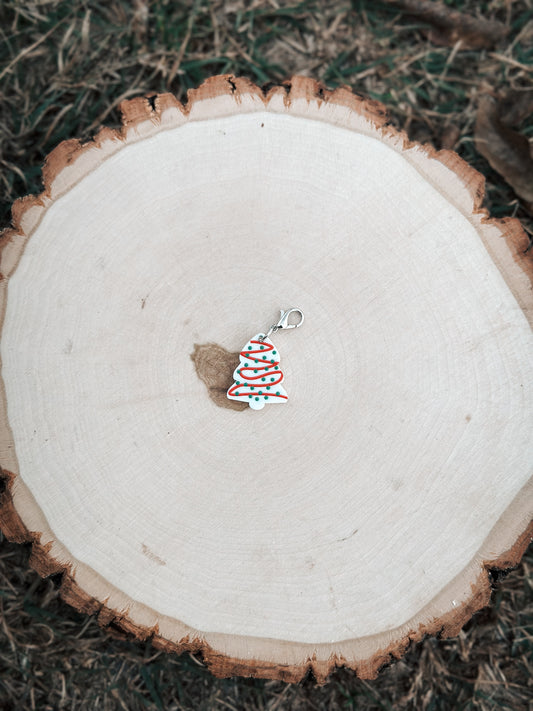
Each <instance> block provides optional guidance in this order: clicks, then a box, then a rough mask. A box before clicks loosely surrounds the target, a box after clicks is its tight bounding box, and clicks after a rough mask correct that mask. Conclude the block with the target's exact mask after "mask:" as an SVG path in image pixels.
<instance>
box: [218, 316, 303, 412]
mask: <svg viewBox="0 0 533 711" xmlns="http://www.w3.org/2000/svg"><path fill="white" fill-rule="evenodd" d="M293 313H295V314H297V315H298V316H299V319H300V320H299V321H298V323H289V317H290V315H291V314H293ZM303 321H304V315H303V313H302V312H301V311H300V309H289V310H288V311H283V309H281V317H280V319H279V321H278V322H277V323H276V324H274V325H273V326H271V327H270V328H269V330H268V332H267V333H258V334H257V335H255V336H254V337H253V338H251V339H250V340H249V341H248V343H247V344H246V345H245V346H244V348H243V349H242V350H241V352H240V353H239V361H240V362H239V365H238V366H237V367H236V368H235V371H234V373H233V379H234V380H235V382H234V383H233V385H232V386H231V388H229V390H228V398H229V399H230V400H239V401H240V402H247V403H248V404H249V405H250V407H251V408H252V409H253V410H261V409H262V408H263V407H264V406H265V405H269V404H271V403H274V402H286V400H287V398H288V396H287V392H286V391H285V388H284V387H283V386H282V384H281V383H282V382H283V373H282V371H281V369H280V365H279V353H278V350H277V349H276V346H275V345H274V344H273V343H272V341H271V340H270V338H269V336H270V334H271V333H274V332H275V331H278V330H279V329H287V328H298V326H301V325H302V323H303Z"/></svg>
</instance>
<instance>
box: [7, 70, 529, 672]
mask: <svg viewBox="0 0 533 711" xmlns="http://www.w3.org/2000/svg"><path fill="white" fill-rule="evenodd" d="M122 108H123V113H124V126H123V128H122V130H121V131H118V132H117V131H112V130H109V129H103V130H102V131H100V133H99V134H98V135H97V136H96V138H95V140H94V141H93V142H89V143H85V144H81V143H79V142H78V141H67V142H65V143H62V144H61V145H60V146H59V147H58V148H57V149H56V150H55V151H54V152H53V153H52V154H51V155H50V157H49V158H48V160H47V162H46V166H45V168H44V181H45V190H44V192H43V193H42V195H40V196H39V197H30V198H25V199H23V200H20V201H18V202H17V203H16V204H15V207H14V210H13V221H14V227H13V229H11V230H9V231H7V232H5V233H4V235H3V241H2V253H1V265H0V268H1V272H2V281H1V287H2V291H1V296H2V300H3V306H2V308H3V326H2V338H1V357H2V377H3V383H4V392H3V398H2V400H3V413H2V417H1V424H2V435H1V436H2V445H1V464H2V467H3V470H4V476H5V477H6V479H7V489H6V492H5V493H4V495H3V498H2V503H3V506H2V509H1V526H2V529H3V530H4V532H5V534H6V535H7V536H8V538H10V539H12V540H17V541H31V542H32V543H33V554H32V560H31V562H32V565H33V566H34V567H35V568H36V569H37V570H38V571H39V572H40V573H41V574H43V575H46V574H50V573H53V572H62V573H63V583H62V593H63V596H64V598H65V599H66V600H68V601H69V602H70V603H72V604H73V605H75V606H76V607H77V608H78V609H80V610H84V611H87V612H89V613H97V614H98V615H99V619H100V621H101V623H102V624H104V625H109V624H112V625H113V627H114V628H117V627H119V628H121V629H122V630H124V631H126V632H128V633H132V634H134V635H135V636H137V637H139V638H140V639H146V638H152V639H153V643H154V645H156V646H158V647H161V648H163V649H167V650H177V651H182V650H195V651H201V652H202V653H203V655H204V658H205V660H206V662H207V664H208V665H209V667H210V668H211V669H212V671H213V672H214V673H215V674H217V675H232V674H242V675H249V674H251V675H255V676H260V677H269V678H275V679H286V680H292V681H295V680H298V679H300V678H301V677H302V676H303V675H304V674H306V673H307V672H308V671H309V670H312V672H313V673H314V675H315V676H316V677H317V679H318V680H319V681H323V680H324V679H325V678H326V677H327V675H328V674H329V672H330V671H331V670H332V669H333V668H334V667H335V665H346V666H348V667H351V668H352V669H355V670H356V671H357V673H358V674H359V675H360V676H361V677H363V678H371V677H373V676H375V675H376V673H377V671H378V669H379V667H380V666H381V665H382V664H383V663H385V662H387V661H389V660H390V659H391V658H393V657H398V656H400V655H401V654H402V653H403V651H404V650H405V648H406V647H407V645H408V644H409V643H410V642H411V641H417V640H420V639H421V638H422V636H423V635H425V634H427V633H431V634H435V633H442V634H443V635H454V634H456V633H457V632H458V631H459V629H460V628H461V626H462V625H463V624H464V623H465V622H466V621H467V620H468V619H469V618H470V616H471V614H472V613H473V612H474V611H475V610H477V609H479V608H480V607H482V606H484V605H486V604H487V602H488V601H489V597H490V585H489V580H488V569H489V568H490V567H509V566H512V565H515V564H516V563H517V562H518V560H519V559H520V556H521V554H522V552H523V550H524V549H525V547H526V545H527V543H528V542H529V540H531V527H530V521H531V518H532V509H533V506H532V498H533V497H532V485H531V463H532V461H533V456H532V455H533V449H532V440H531V424H532V410H533V407H532V406H533V377H532V376H533V359H532V358H531V346H532V342H533V339H532V333H531V321H532V318H533V298H532V291H531V275H532V272H533V268H532V262H531V259H530V258H529V257H528V256H527V255H526V254H525V253H524V252H525V249H526V247H527V240H526V237H525V235H524V233H523V232H522V230H521V228H520V225H519V223H518V222H517V221H516V220H514V219H506V220H490V219H488V217H487V215H486V213H485V212H484V211H483V210H482V209H481V201H482V196H483V186H484V182H483V178H482V176H481V175H479V174H478V173H476V172H475V171H474V170H472V169H471V168H470V167H469V166H467V165H466V164H465V163H464V162H463V161H462V160H461V159H460V158H459V157H458V156H457V155H455V154H454V153H451V152H449V151H441V152H438V153H437V152H435V151H434V150H433V149H432V148H428V147H427V146H426V147H423V146H421V145H418V144H413V143H409V142H408V140H407V138H406V136H405V135H403V134H401V133H398V132H397V131H395V130H393V129H392V128H390V127H389V126H388V125H387V120H386V116H385V114H384V112H383V110H382V107H381V106H380V105H378V104H376V103H375V102H372V101H369V100H365V99H361V98H359V97H357V96H354V95H353V94H351V93H350V92H349V91H347V90H345V89H338V90H336V91H334V92H329V91H326V90H325V89H323V88H322V87H320V86H319V85H318V84H316V82H314V81H312V80H309V79H302V78H295V79H293V80H292V81H291V82H289V83H287V84H285V85H284V86H280V87H275V88H273V89H271V90H270V91H269V92H268V93H267V94H266V95H265V94H264V93H263V92H262V91H261V90H260V89H259V88H257V87H256V86H254V85H252V84H250V83H249V82H247V81H245V80H242V79H236V78H234V77H215V78H213V79H210V80H209V81H207V82H206V83H205V84H203V85H202V86H201V87H200V88H199V89H197V90H194V91H191V92H190V93H189V99H188V103H187V105H186V106H182V105H181V104H180V103H178V101H177V100H176V99H175V98H174V97H173V96H170V95H168V94H165V95H162V96H158V97H156V98H155V99H150V100H148V99H143V98H138V99H134V100H133V101H128V102H125V103H124V104H123V107H122ZM291 307H297V308H299V309H301V310H302V311H303V313H304V314H305V323H304V324H303V325H302V327H301V328H299V329H297V330H293V331H287V332H284V331H280V332H277V333H274V334H272V336H271V338H272V340H273V342H274V343H275V345H276V346H277V347H278V348H279V349H280V354H281V362H282V366H283V372H284V375H285V380H284V387H285V389H286V391H287V394H288V400H287V401H286V402H285V403H283V404H280V405H278V406H276V407H264V408H263V409H262V410H260V411H254V410H253V409H251V408H249V407H247V406H246V404H244V405H243V404H242V403H240V402H236V401H232V400H228V398H227V397H226V391H227V389H228V387H229V386H230V385H232V383H233V377H232V375H233V371H234V369H235V368H236V367H237V365H238V363H239V356H238V353H239V351H240V350H241V348H242V347H243V345H244V344H246V342H247V341H248V340H249V339H250V338H252V337H253V336H254V334H257V333H261V332H263V331H264V330H265V329H267V328H268V326H269V325H270V324H271V323H273V322H275V321H276V320H277V315H278V314H279V309H280V308H283V309H288V308H291Z"/></svg>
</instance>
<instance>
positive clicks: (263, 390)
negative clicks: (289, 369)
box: [228, 341, 288, 400]
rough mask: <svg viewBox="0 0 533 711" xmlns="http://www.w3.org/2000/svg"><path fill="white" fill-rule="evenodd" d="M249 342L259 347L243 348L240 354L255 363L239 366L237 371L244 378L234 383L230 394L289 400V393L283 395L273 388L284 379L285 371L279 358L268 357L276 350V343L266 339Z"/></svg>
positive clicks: (245, 359) (243, 396)
mask: <svg viewBox="0 0 533 711" xmlns="http://www.w3.org/2000/svg"><path fill="white" fill-rule="evenodd" d="M249 343H251V344H252V345H256V346H259V347H258V348H256V349H253V348H252V349H249V350H242V351H241V352H240V353H239V356H240V357H241V359H242V360H243V361H244V362H246V361H253V363H252V364H251V365H243V364H241V365H240V366H239V367H238V368H237V371H236V372H237V373H238V374H239V376H240V377H241V378H242V380H238V381H236V382H235V383H233V385H232V386H231V388H230V389H229V390H228V396H233V397H235V396H237V397H239V398H240V397H242V398H245V397H246V398H250V397H254V398H256V399H259V398H261V399H266V398H268V399H269V400H270V399H271V398H272V400H274V399H278V400H280V399H282V400H287V399H288V398H287V395H282V394H281V393H280V392H279V391H278V392H276V391H275V390H273V388H275V386H276V385H279V383H281V381H282V380H283V373H282V372H281V370H280V369H279V360H276V358H268V355H269V354H272V352H275V351H274V344H273V343H267V342H266V341H249ZM276 355H277V354H276ZM258 356H261V358H258ZM247 386H248V387H247Z"/></svg>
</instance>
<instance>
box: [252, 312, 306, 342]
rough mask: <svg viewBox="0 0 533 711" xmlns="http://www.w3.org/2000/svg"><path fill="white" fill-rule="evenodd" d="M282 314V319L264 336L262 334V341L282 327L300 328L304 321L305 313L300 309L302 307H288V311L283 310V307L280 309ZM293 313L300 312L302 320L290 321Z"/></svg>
mask: <svg viewBox="0 0 533 711" xmlns="http://www.w3.org/2000/svg"><path fill="white" fill-rule="evenodd" d="M280 312H281V316H280V319H279V321H278V322H277V323H275V324H273V325H272V326H271V327H270V328H269V329H268V333H267V334H265V335H264V336H261V338H260V339H259V340H260V341H264V340H265V338H268V337H269V336H270V334H271V333H275V332H276V331H278V330H279V329H280V328H282V329H287V328H299V327H300V326H301V325H302V323H303V322H304V315H303V311H300V309H288V310H287V311H283V309H280ZM291 314H298V316H299V317H300V320H299V321H298V323H289V318H290V316H291Z"/></svg>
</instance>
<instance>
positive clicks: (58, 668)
mask: <svg viewBox="0 0 533 711" xmlns="http://www.w3.org/2000/svg"><path fill="white" fill-rule="evenodd" d="M447 4H448V5H452V6H454V7H456V8H457V9H460V10H462V11H465V12H468V13H470V14H471V15H477V16H484V17H487V18H492V19H497V20H500V21H501V22H503V23H505V25H506V26H507V27H508V28H509V34H508V37H507V38H506V39H505V41H504V42H503V43H502V44H500V45H499V46H498V47H496V48H495V49H494V50H475V51H474V50H469V51H463V50H462V49H461V46H460V45H455V46H453V47H449V46H437V45H435V44H433V43H432V42H431V41H430V40H429V39H428V27H427V26H426V25H424V23H423V22H419V21H416V20H413V19H412V18H408V17H406V16H404V15H402V14H401V12H399V11H398V10H397V9H396V8H393V7H392V6H390V5H388V4H382V3H379V2H371V0H353V1H352V2H349V1H348V0H346V1H344V2H342V1H341V2H338V1H334V0H315V1H310V2H294V3H291V2H283V1H281V0H254V1H253V2H245V0H211V1H209V0H195V1H194V2H170V1H169V0H153V1H148V0H133V1H132V2H126V0H110V1H109V2H104V0H100V1H97V0H84V1H82V0H72V1H71V2H65V1H64V0H33V1H28V2H21V1H19V0H3V2H2V3H1V4H0V166H1V169H0V186H1V192H2V195H1V200H0V221H1V223H2V224H3V225H7V223H8V220H9V216H8V215H9V213H8V210H9V206H10V205H11V203H12V202H13V200H14V199H15V198H17V197H20V196H22V195H24V194H26V193H28V192H38V191H39V190H40V180H41V178H40V175H41V173H40V171H41V165H42V163H43V160H44V157H45V155H46V154H47V153H48V152H49V151H50V150H51V149H52V148H53V147H54V146H55V145H57V144H58V143H59V142H60V141H61V140H63V139H66V138H72V137H82V138H88V137H89V136H90V135H91V134H92V133H93V132H94V131H95V129H96V128H97V127H98V126H99V125H100V124H102V123H106V124H107V125H112V126H113V125H118V123H119V116H118V113H117V106H118V104H119V103H120V101H121V100H122V99H124V98H128V97H131V96H134V95H138V94H144V93H147V92H150V93H153V92H157V91H172V92H174V93H175V94H176V95H177V96H178V97H179V98H181V99H184V98H185V95H186V91H187V89H189V88H192V87H194V86H197V85H198V84H199V83H200V82H201V81H202V80H203V79H204V78H205V77H206V76H208V75H211V74H215V73H223V72H230V73H234V74H239V75H243V76H247V77H250V78H251V79H253V80H255V81H256V82H258V83H260V84H262V83H267V82H270V81H280V80H283V79H285V78H288V77H289V76H290V75H292V74H293V73H299V74H304V75H309V76H313V77H317V78H319V79H321V80H323V81H324V82H325V83H326V84H328V85H329V86H336V85H339V84H348V85H349V86H351V87H352V88H353V89H355V90H356V91H358V92H361V93H364V94H367V95H370V96H371V97H373V98H376V99H379V100H380V101H382V102H383V103H384V104H385V105H386V106H387V107H388V108H389V110H390V112H391V115H392V119H393V121H394V122H395V123H396V125H397V126H399V127H402V128H405V129H406V130H407V131H408V132H409V134H410V136H411V137H412V138H416V139H417V140H422V141H431V142H432V143H433V144H434V145H436V146H437V147H442V146H445V147H448V148H454V149H455V150H457V151H458V152H459V153H460V154H461V155H462V156H463V157H464V158H466V160H468V161H469V162H470V163H471V164H473V165H474V166H475V167H477V168H478V170H480V171H481V172H482V173H484V174H485V175H486V177H487V187H488V196H487V205H488V206H489V207H490V209H491V211H492V213H493V214H494V215H496V216H506V215H516V216H518V217H520V218H521V219H522V220H523V224H524V225H525V227H526V228H527V229H529V230H530V231H531V232H532V233H533V229H532V226H533V225H532V222H531V220H530V218H529V217H528V214H527V213H526V211H525V209H524V207H523V206H522V205H521V203H520V202H519V200H518V199H517V198H516V196H515V195H514V194H513V193H512V191H511V189H510V188H509V187H508V186H507V185H506V184H505V182H504V181H503V180H502V179H501V178H500V177H499V176H498V175H497V174H496V173H495V172H494V171H492V170H491V168H490V167H489V165H488V163H486V162H485V160H484V159H483V158H482V157H481V156H480V155H479V154H478V153H477V152H476V150H475V148H474V144H473V129H474V124H475V114H476V105H477V97H478V94H479V93H480V91H481V90H482V89H483V90H484V91H486V90H487V86H488V87H490V89H491V90H492V91H493V92H495V93H496V92H498V91H500V90H502V89H509V88H512V89H514V90H515V91H516V92H519V93H520V92H522V91H524V90H525V89H527V88H528V87H531V77H532V69H533V66H532V65H533V2H532V1H531V0H490V1H488V2H474V0H466V1H465V2H459V1H455V2H448V3H447ZM519 129H520V130H521V131H522V133H524V134H525V135H526V136H528V137H529V138H531V136H532V134H533V124H532V122H531V117H529V118H528V117H526V118H525V119H524V120H523V121H522V123H521V124H520V126H519ZM27 555H28V552H27V550H26V549H25V548H24V547H21V546H16V545H13V544H9V543H7V542H5V541H2V542H1V543H0V579H1V585H0V605H1V611H0V708H1V709H2V710H3V711H10V710H13V711H14V710H15V709H17V710H18V709H24V710H26V709H37V710H39V711H46V710H48V709H50V710H52V709H54V710H55V709H79V710H85V709H87V710H89V709H91V710H93V709H94V710H98V711H107V710H108V709H109V710H113V711H114V710H115V709H127V711H136V709H168V710H169V711H170V710H174V709H191V710H192V709H194V710H195V711H196V710H199V711H201V710H202V709H209V710H210V709H217V710H218V709H221V710H222V709H239V710H241V709H243V710H246V709H250V710H251V709H253V710H256V709H257V710H259V709H261V710H265V711H266V710H268V711H274V710H279V711H282V710H284V709H291V710H294V711H299V710H304V709H305V710H307V709H309V710H313V709H331V710H332V711H336V710H337V709H358V710H359V709H360V710H364V711H366V710H367V709H414V710H416V711H418V710H419V709H424V710H425V709H427V710H428V711H429V710H431V711H434V710H439V709H442V710H443V711H448V710H450V709H480V710H481V711H486V710H489V709H501V710H502V711H505V710H509V711H511V710H512V711H526V709H529V708H531V706H530V702H531V698H532V696H533V694H532V688H531V685H532V682H531V658H532V656H531V652H532V641H533V625H532V616H531V612H532V594H531V593H532V584H531V577H530V572H531V566H532V564H533V554H532V553H531V552H530V554H529V557H526V558H525V559H524V562H523V564H522V566H521V567H520V568H519V569H518V570H516V571H514V572H512V573H511V574H509V576H508V577H506V578H505V579H504V580H502V581H500V582H498V584H497V585H496V591H495V593H494V604H493V606H492V607H491V608H490V609H489V610H487V611H485V612H482V613H480V614H478V615H477V616H476V617H475V618H474V620H473V621H472V622H471V623H470V624H469V625H467V628H465V630H463V631H462V632H461V634H460V636H459V637H458V638H457V639H453V640H435V639H426V640H425V641H424V642H423V643H422V644H421V645H420V646H419V647H418V648H416V649H412V650H410V651H409V652H408V653H407V655H406V656H405V657H404V659H402V660H401V661H399V662H397V663H395V664H394V665H392V666H391V667H389V668H387V669H385V670H384V671H382V673H381V675H380V677H379V678H378V679H377V680H376V681H373V682H362V681H359V680H357V679H356V678H355V677H354V674H353V673H351V672H348V671H346V670H338V671H337V672H336V673H335V674H334V675H333V676H332V678H331V680H330V682H329V683H328V684H327V685H326V686H325V687H322V688H318V687H316V686H315V684H314V682H313V680H312V679H309V680H306V681H305V682H303V683H302V684H300V685H297V686H288V685H286V684H283V683H278V682H263V681H256V680H242V679H238V680H215V679H213V678H212V677H211V675H210V674H209V673H208V672H207V671H206V670H205V669H204V667H203V665H202V663H201V660H198V659H196V658H195V657H193V656H183V657H180V658H178V657H175V656H173V655H170V656H166V655H164V654H162V653H159V652H156V651H155V650H153V649H152V648H150V646H149V645H148V646H147V645H142V644H139V643H136V642H128V641H121V640H116V639H113V638H111V637H110V635H109V633H108V632H104V631H102V630H100V629H99V628H98V626H97V624H96V622H95V621H94V620H93V619H91V618H86V617H84V616H81V615H79V614H77V613H76V612H74V611H73V610H72V609H71V608H69V607H68V606H67V605H65V604H64V603H62V602H61V600H60V599H59V598H58V593H57V589H56V586H55V584H54V581H53V580H44V581H43V580H41V579H40V578H39V577H38V576H37V575H36V574H35V573H33V572H32V571H30V570H28V568H27Z"/></svg>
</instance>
